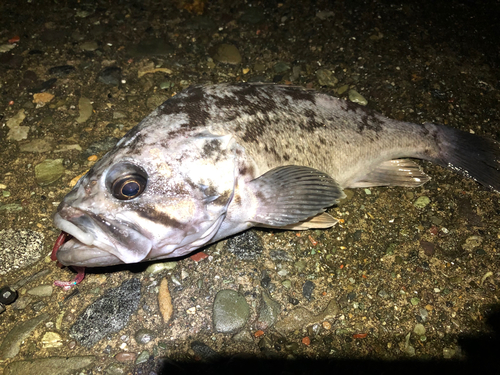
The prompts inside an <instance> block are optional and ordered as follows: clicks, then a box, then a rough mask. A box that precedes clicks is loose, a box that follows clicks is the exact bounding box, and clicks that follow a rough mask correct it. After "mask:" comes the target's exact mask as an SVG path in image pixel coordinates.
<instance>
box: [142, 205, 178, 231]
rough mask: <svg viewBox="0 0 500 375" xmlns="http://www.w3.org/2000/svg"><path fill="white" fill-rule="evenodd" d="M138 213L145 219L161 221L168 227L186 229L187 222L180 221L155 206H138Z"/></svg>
mask: <svg viewBox="0 0 500 375" xmlns="http://www.w3.org/2000/svg"><path fill="white" fill-rule="evenodd" d="M136 212H137V214H138V215H139V216H141V217H143V218H144V219H147V220H149V221H152V222H154V223H161V224H163V225H165V226H167V227H171V228H176V229H185V228H186V224H185V223H181V222H180V221H178V220H176V219H174V218H172V217H170V216H169V215H167V214H165V213H163V212H160V211H156V210H155V209H154V208H143V207H142V208H138V209H137V210H136Z"/></svg>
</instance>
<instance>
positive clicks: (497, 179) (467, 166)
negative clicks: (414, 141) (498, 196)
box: [425, 124, 500, 193]
mask: <svg viewBox="0 0 500 375" xmlns="http://www.w3.org/2000/svg"><path fill="white" fill-rule="evenodd" d="M429 125H430V124H429ZM432 126H433V127H435V128H434V129H435V130H437V132H436V133H435V134H436V140H437V142H438V147H439V155H438V157H437V159H436V160H434V162H436V163H438V164H440V165H442V166H444V167H447V168H450V169H452V170H454V171H455V172H458V173H461V174H463V175H464V176H466V177H469V178H472V179H473V180H475V181H477V182H479V183H480V184H481V185H484V186H487V187H489V188H490V189H492V190H493V191H495V192H497V193H500V143H499V142H496V141H494V140H493V139H489V138H484V137H480V136H477V135H474V134H470V133H466V132H463V131H460V130H457V129H453V128H450V127H447V126H444V125H432ZM425 127H426V128H427V129H429V126H428V125H427V124H426V125H425Z"/></svg>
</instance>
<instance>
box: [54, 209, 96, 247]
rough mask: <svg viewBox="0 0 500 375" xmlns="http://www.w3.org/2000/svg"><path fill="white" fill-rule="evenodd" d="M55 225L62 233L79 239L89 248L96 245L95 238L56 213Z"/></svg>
mask: <svg viewBox="0 0 500 375" xmlns="http://www.w3.org/2000/svg"><path fill="white" fill-rule="evenodd" d="M54 224H55V226H56V227H58V228H59V229H61V230H62V231H64V232H66V233H68V234H70V235H72V236H73V237H74V238H76V239H78V241H80V242H81V243H83V244H85V245H87V246H92V245H93V244H94V241H95V238H94V236H92V235H91V234H89V233H86V232H84V231H83V230H81V229H80V228H78V227H77V226H76V225H75V224H73V223H71V222H69V221H68V220H65V219H63V218H62V217H61V215H59V213H56V214H55V215H54Z"/></svg>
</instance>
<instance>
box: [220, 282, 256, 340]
mask: <svg viewBox="0 0 500 375" xmlns="http://www.w3.org/2000/svg"><path fill="white" fill-rule="evenodd" d="M249 316H250V306H249V305H248V303H247V301H246V300H245V297H243V296H242V295H241V294H239V293H238V292H236V291H234V290H231V289H224V290H221V291H219V292H218V293H217V295H216V296H215V301H214V306H213V322H214V327H215V330H216V331H217V332H223V333H229V332H234V331H237V330H239V329H241V328H242V327H243V326H244V325H245V324H246V322H247V320H248V318H249Z"/></svg>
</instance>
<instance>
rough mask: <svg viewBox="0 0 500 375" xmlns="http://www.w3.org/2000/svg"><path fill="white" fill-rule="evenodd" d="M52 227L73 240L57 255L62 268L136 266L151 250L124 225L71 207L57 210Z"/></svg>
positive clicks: (129, 227) (147, 243) (131, 229)
mask: <svg viewBox="0 0 500 375" xmlns="http://www.w3.org/2000/svg"><path fill="white" fill-rule="evenodd" d="M54 224H55V226H56V227H58V228H59V229H61V230H62V231H64V232H66V233H67V234H69V235H71V236H72V238H71V239H70V240H69V241H67V242H65V243H64V244H63V245H62V246H60V248H59V249H57V252H56V256H57V260H58V261H59V262H60V263H61V264H63V265H65V266H84V267H102V266H110V265H115V264H123V263H126V264H129V263H138V262H140V261H142V260H144V259H145V258H146V257H147V255H148V254H149V252H150V250H151V248H152V242H151V240H150V239H148V238H147V237H146V236H144V235H143V234H141V233H140V232H139V231H137V230H135V229H134V228H132V227H131V226H130V225H127V223H125V222H123V221H120V220H117V219H115V220H110V219H108V218H104V217H102V216H100V215H95V214H92V213H88V212H85V211H82V210H80V209H78V208H74V207H71V206H63V207H60V209H59V210H58V212H57V213H56V214H55V216H54Z"/></svg>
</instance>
